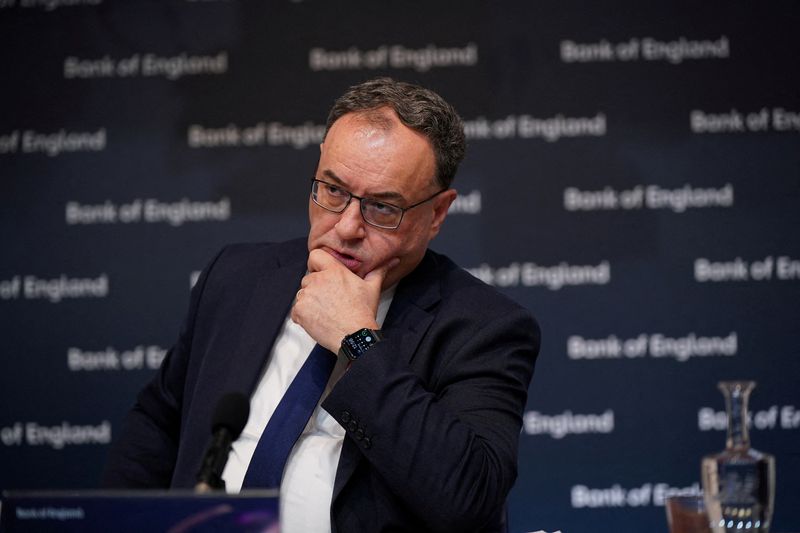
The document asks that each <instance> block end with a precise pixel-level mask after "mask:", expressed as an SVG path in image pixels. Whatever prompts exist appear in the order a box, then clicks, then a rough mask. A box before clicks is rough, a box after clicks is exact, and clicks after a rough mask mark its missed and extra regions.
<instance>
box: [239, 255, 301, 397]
mask: <svg viewBox="0 0 800 533" xmlns="http://www.w3.org/2000/svg"><path fill="white" fill-rule="evenodd" d="M292 252H294V250H291V251H287V252H286V253H285V254H284V255H283V256H282V257H278V260H277V264H276V266H275V267H274V268H272V269H269V270H267V271H265V272H264V273H263V274H262V275H261V277H260V278H259V280H258V282H257V284H256V287H255V289H254V290H253V293H252V295H251V296H250V301H249V303H248V310H247V313H246V314H245V315H244V317H245V318H244V323H243V324H242V329H241V334H240V335H239V343H238V346H237V348H236V351H235V352H234V353H235V355H234V358H233V359H232V361H235V364H236V371H235V372H227V373H226V374H227V381H226V388H225V389H223V390H228V391H240V392H242V393H243V394H245V395H247V396H248V397H249V396H250V395H251V394H252V392H253V389H254V388H255V386H256V384H257V382H258V378H259V376H260V375H261V370H262V369H263V368H264V366H265V365H266V364H267V356H268V355H269V353H270V351H271V350H272V345H273V344H275V339H276V338H277V336H278V333H279V332H280V330H281V327H282V326H283V323H284V319H285V318H286V314H287V313H288V312H289V308H290V306H291V304H292V301H293V300H294V295H295V292H296V291H297V289H298V288H299V287H300V279H301V278H302V277H303V275H304V274H305V271H306V256H305V255H302V254H300V257H298V254H297V253H292Z"/></svg>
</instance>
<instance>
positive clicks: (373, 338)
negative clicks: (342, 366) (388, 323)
mask: <svg viewBox="0 0 800 533" xmlns="http://www.w3.org/2000/svg"><path fill="white" fill-rule="evenodd" d="M379 340H380V337H379V335H378V333H377V332H376V331H372V330H371V329H367V328H364V329H362V330H359V331H356V332H355V333H353V334H352V335H348V336H347V337H345V338H344V340H343V341H342V350H343V351H344V353H345V355H347V357H349V358H350V359H358V358H359V357H361V355H362V354H363V353H364V352H366V351H367V350H369V349H370V347H371V346H372V345H373V344H375V343H376V342H378V341H379Z"/></svg>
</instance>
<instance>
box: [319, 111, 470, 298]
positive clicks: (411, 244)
mask: <svg viewBox="0 0 800 533" xmlns="http://www.w3.org/2000/svg"><path fill="white" fill-rule="evenodd" d="M386 116H387V117H389V118H391V120H392V121H393V123H394V124H393V126H392V127H391V128H389V129H386V128H383V127H380V126H375V125H372V124H370V123H369V122H368V121H366V120H365V119H364V117H363V116H361V115H359V114H358V113H350V114H347V115H344V116H343V117H341V118H339V119H338V120H337V121H336V122H334V124H333V126H331V129H330V131H328V135H327V137H326V138H325V142H324V143H323V144H322V145H320V159H319V166H318V167H317V174H316V178H317V179H320V180H323V181H326V182H328V183H331V184H334V185H338V186H340V187H341V188H342V189H345V190H347V191H348V192H350V193H352V194H355V195H356V196H361V197H366V198H374V199H378V200H382V201H385V202H388V203H391V204H394V205H396V206H398V207H408V206H409V205H412V204H415V203H417V202H419V201H420V200H424V199H425V198H427V197H429V196H431V195H432V194H434V193H436V192H437V190H438V189H439V187H438V185H437V184H436V182H435V178H434V175H435V172H436V165H435V159H434V155H433V149H432V148H431V145H430V143H429V141H428V140H427V139H426V138H425V137H424V136H423V135H421V134H419V133H417V132H416V131H414V130H412V129H410V128H408V127H406V126H405V125H403V124H402V123H401V122H400V121H399V120H398V119H397V117H396V115H395V114H394V112H392V111H390V110H387V111H386ZM455 197H456V191H455V190H452V189H450V190H447V191H445V192H443V193H442V194H440V195H438V196H436V197H435V198H434V199H433V200H431V201H429V202H426V203H424V204H422V205H420V206H417V207H415V208H413V209H411V210H409V211H406V212H405V214H404V215H403V221H402V222H401V223H400V226H399V227H398V228H396V229H393V230H391V229H382V228H376V227H374V226H370V225H369V224H367V223H366V222H365V221H364V219H363V218H362V216H361V211H360V204H359V201H358V200H356V199H355V198H353V199H352V200H351V201H350V204H349V205H348V206H347V208H345V210H344V211H343V212H341V213H333V212H331V211H327V210H325V209H323V208H322V207H320V206H318V205H317V204H315V203H314V201H313V199H311V197H309V200H308V215H309V220H310V221H311V230H310V232H309V234H308V249H309V251H311V250H314V249H317V248H319V249H322V250H325V251H326V252H328V253H329V254H331V255H332V256H333V257H335V258H336V259H338V260H339V261H340V262H341V263H342V264H343V265H345V266H346V267H347V268H348V269H350V270H351V271H352V272H354V273H355V274H357V275H358V276H360V277H362V278H363V277H364V276H366V275H367V274H368V273H369V272H371V271H372V270H374V269H375V268H377V267H380V266H383V265H385V264H386V263H389V262H390V261H391V260H392V259H393V258H395V257H397V258H399V259H400V263H399V264H398V265H397V266H396V267H394V268H392V269H391V270H390V271H389V272H388V274H387V276H386V278H385V279H384V282H383V288H386V287H390V286H391V285H393V284H395V283H397V282H398V281H399V280H400V279H402V278H403V277H404V276H405V275H407V274H408V273H410V272H411V271H412V270H414V268H415V267H416V266H417V265H418V264H419V262H420V261H421V260H422V257H423V255H424V254H425V249H426V248H427V246H428V243H429V242H430V240H431V239H433V237H434V236H436V234H437V233H438V232H439V228H440V227H441V224H442V222H443V221H444V218H445V216H446V215H447V209H448V208H449V207H450V204H451V203H452V201H453V200H454V199H455Z"/></svg>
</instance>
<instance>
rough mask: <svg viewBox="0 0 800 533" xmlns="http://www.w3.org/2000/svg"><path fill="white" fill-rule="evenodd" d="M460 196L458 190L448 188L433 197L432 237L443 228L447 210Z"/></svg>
mask: <svg viewBox="0 0 800 533" xmlns="http://www.w3.org/2000/svg"><path fill="white" fill-rule="evenodd" d="M456 196H458V191H456V190H455V189H447V190H446V191H444V192H443V193H441V194H439V196H437V197H436V198H434V199H433V221H432V222H431V238H433V237H435V236H436V234H438V233H439V230H440V229H441V228H442V224H443V223H444V219H445V217H447V210H448V209H450V205H451V204H452V203H453V201H454V200H455V199H456Z"/></svg>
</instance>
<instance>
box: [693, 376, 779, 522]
mask: <svg viewBox="0 0 800 533" xmlns="http://www.w3.org/2000/svg"><path fill="white" fill-rule="evenodd" d="M755 386H756V384H755V382H754V381H721V382H720V383H719V389H720V390H721V391H722V394H723V395H724V396H725V408H726V410H727V412H728V439H727V441H726V443H725V449H724V450H723V451H722V452H720V453H718V454H715V455H709V456H706V457H704V458H703V463H702V479H703V494H704V496H705V500H706V507H707V509H708V516H709V519H710V522H711V527H712V530H713V531H714V533H723V532H725V533H727V532H732V531H735V532H737V533H742V532H768V531H769V528H770V522H771V521H772V509H773V505H774V500H775V458H774V457H773V456H771V455H769V454H766V453H761V452H758V451H756V450H754V449H752V448H751V447H750V436H749V434H748V430H747V421H748V414H747V401H748V398H749V397H750V391H752V390H753V388H754V387H755Z"/></svg>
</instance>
